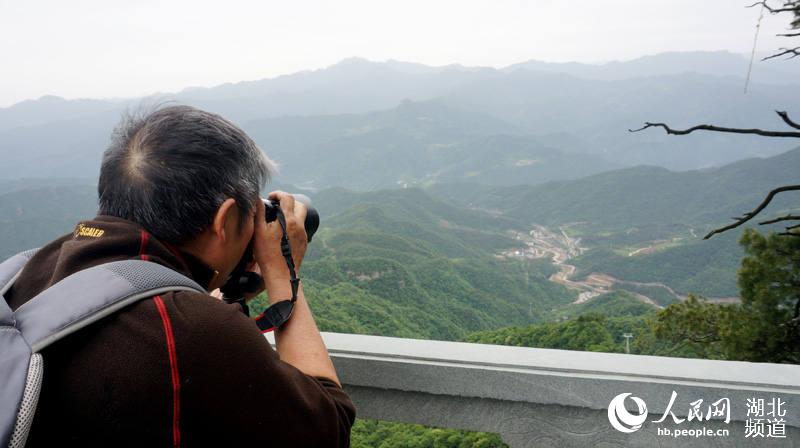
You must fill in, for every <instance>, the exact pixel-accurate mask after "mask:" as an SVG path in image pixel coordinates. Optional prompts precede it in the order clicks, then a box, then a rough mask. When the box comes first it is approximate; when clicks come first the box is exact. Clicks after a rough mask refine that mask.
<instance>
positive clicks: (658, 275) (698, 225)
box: [428, 148, 800, 297]
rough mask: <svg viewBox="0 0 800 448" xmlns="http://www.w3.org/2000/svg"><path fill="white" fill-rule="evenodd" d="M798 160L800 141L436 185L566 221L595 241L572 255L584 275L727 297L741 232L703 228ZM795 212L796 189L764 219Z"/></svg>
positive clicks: (543, 220)
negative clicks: (696, 161) (703, 166)
mask: <svg viewBox="0 0 800 448" xmlns="http://www.w3.org/2000/svg"><path fill="white" fill-rule="evenodd" d="M798 167H800V148H798V149H795V150H792V151H789V152H786V153H784V154H780V155H778V156H774V157H770V158H764V159H748V160H742V161H739V162H735V163H732V164H729V165H726V166H723V167H720V168H715V169H708V170H696V171H686V172H673V171H669V170H666V169H664V168H658V167H647V166H642V167H634V168H626V169H621V170H616V171H610V172H606V173H601V174H597V175H594V176H589V177H586V178H582V179H578V180H574V181H562V182H552V183H548V184H544V185H539V186H522V185H521V186H516V187H507V188H499V187H487V186H482V185H478V184H475V183H472V184H465V183H462V184H442V185H436V186H433V187H431V188H429V190H428V191H430V192H431V193H432V194H433V195H434V196H436V197H439V198H440V199H443V200H445V201H449V202H452V203H459V204H462V205H465V206H467V207H474V208H484V209H485V208H487V207H488V208H490V209H494V210H496V211H497V212H499V213H502V215H503V216H504V217H506V218H509V219H513V220H515V221H517V224H518V225H519V226H524V225H531V224H533V223H537V224H544V225H547V226H550V227H558V226H563V228H564V229H565V230H566V231H567V233H568V234H570V235H571V236H573V237H575V238H580V239H581V244H582V245H583V246H585V247H588V248H589V250H588V251H587V252H585V253H584V254H583V255H581V256H579V257H577V258H576V259H573V260H572V261H571V262H570V263H572V264H574V265H575V266H577V268H578V276H579V278H580V276H581V275H588V274H591V273H603V274H607V275H611V276H613V277H616V278H618V279H622V280H628V281H635V282H639V283H642V282H643V283H660V284H665V285H667V286H669V287H671V288H673V289H675V290H676V291H678V292H679V293H680V294H688V293H696V294H702V295H708V296H718V297H721V296H736V295H738V287H737V285H736V270H737V269H738V267H739V260H740V259H741V257H742V251H741V249H740V248H739V245H738V244H737V239H738V238H739V235H740V234H741V229H737V230H734V231H731V232H728V233H726V234H723V235H718V236H715V237H714V238H712V239H711V240H702V237H703V235H705V233H706V232H708V231H709V230H710V229H712V228H716V227H719V226H722V225H724V224H727V223H729V222H730V220H731V217H732V216H740V215H742V214H743V213H745V212H748V211H750V210H752V209H753V208H755V206H756V205H758V204H759V203H760V202H761V201H762V200H763V198H764V196H766V194H767V192H769V191H770V190H771V189H773V188H775V187H778V186H780V185H786V184H794V183H797V181H798V180H800V175H798V172H800V171H798ZM791 210H794V211H797V210H800V202H798V200H797V196H796V195H785V196H778V197H777V198H776V200H775V201H774V202H773V203H772V204H771V205H770V206H769V208H768V209H767V210H766V211H765V215H764V217H765V218H764V219H766V218H767V217H770V216H780V215H783V214H786V213H787V212H789V211H791ZM752 226H756V223H755V222H754V223H749V224H748V225H746V226H745V227H752ZM773 228H780V227H773ZM769 229H770V228H769V227H766V228H765V227H762V230H769ZM627 287H633V286H632V285H628V286H627ZM650 292H653V289H652V288H651V289H650Z"/></svg>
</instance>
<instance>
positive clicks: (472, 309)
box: [0, 186, 575, 340]
mask: <svg viewBox="0 0 800 448" xmlns="http://www.w3.org/2000/svg"><path fill="white" fill-rule="evenodd" d="M283 187H286V189H290V188H288V187H287V186H283ZM290 191H291V189H290ZM95 198H96V190H95V187H94V186H74V187H68V188H67V187H37V188H31V189H22V190H14V191H11V192H7V193H5V194H0V235H2V238H3V239H2V240H0V248H2V252H3V253H2V254H0V258H5V257H7V256H10V255H12V254H13V253H16V252H18V251H21V250H24V249H27V248H31V247H37V246H40V245H42V244H45V243H47V242H48V241H50V240H51V239H53V238H55V237H56V236H59V235H62V234H64V233H67V232H69V231H71V230H72V228H73V227H74V225H75V223H76V222H77V221H78V220H81V219H86V218H90V217H92V216H94V214H95V212H96V205H95V204H96V199H95ZM314 200H315V201H316V202H315V203H316V204H317V205H318V207H319V209H320V212H321V214H322V226H321V230H320V231H319V233H318V234H317V235H316V236H315V238H314V241H313V242H312V243H311V245H310V246H309V250H308V253H307V258H306V261H305V262H304V263H303V279H304V282H305V287H306V291H307V293H308V294H309V297H313V298H314V299H313V301H312V307H313V308H314V311H315V312H316V315H317V316H318V322H319V324H320V326H321V328H323V329H325V330H330V331H340V332H350V333H367V334H379V335H390V336H406V337H415V338H437V339H449V340H454V339H459V338H461V337H463V336H465V335H466V334H468V333H470V332H472V331H477V330H486V329H491V328H499V327H502V326H506V325H525V324H528V323H531V322H537V321H541V320H543V319H544V318H545V316H546V314H547V313H548V312H549V311H550V310H551V309H553V308H556V307H560V306H563V305H565V304H567V303H569V302H571V301H573V300H574V299H575V293H573V292H571V291H568V290H567V289H566V288H564V287H563V286H561V285H558V284H555V283H552V282H550V281H549V280H548V279H547V277H548V276H549V275H550V274H552V273H553V272H554V269H553V267H552V266H551V265H550V263H549V262H548V261H546V260H528V261H520V260H506V259H502V258H498V257H496V256H495V255H496V254H497V253H499V252H500V251H502V250H504V249H508V248H514V247H519V246H520V243H519V241H517V240H515V239H513V238H510V237H509V236H508V235H507V234H506V233H505V230H506V229H507V228H510V227H511V226H513V223H512V222H510V221H508V220H506V219H504V218H502V217H496V216H492V215H490V214H487V213H485V212H481V211H474V210H469V209H466V208H463V207H460V206H456V205H452V204H447V203H443V202H441V201H438V200H436V199H434V198H432V197H430V196H429V195H428V194H427V193H425V192H423V191H421V190H418V189H400V190H386V191H378V192H372V193H354V192H350V191H347V190H342V189H333V190H328V191H322V192H319V193H318V194H316V195H314Z"/></svg>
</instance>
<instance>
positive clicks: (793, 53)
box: [761, 47, 800, 61]
mask: <svg viewBox="0 0 800 448" xmlns="http://www.w3.org/2000/svg"><path fill="white" fill-rule="evenodd" d="M778 51H779V52H780V53H775V54H773V55H772V56H767V57H765V58H763V59H761V60H762V61H766V60H769V59H774V58H779V57H781V56H785V55H790V56H789V57H788V58H786V59H794V58H796V57H797V56H800V47H794V48H779V49H778Z"/></svg>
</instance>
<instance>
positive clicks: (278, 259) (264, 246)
mask: <svg viewBox="0 0 800 448" xmlns="http://www.w3.org/2000/svg"><path fill="white" fill-rule="evenodd" d="M268 198H269V199H272V200H276V201H279V202H280V207H281V211H283V215H284V217H285V218H286V234H287V236H288V237H289V244H290V245H291V246H292V259H293V260H294V265H295V271H297V272H299V271H300V264H301V263H302V261H303V257H304V256H305V253H306V247H307V246H308V237H307V235H306V230H305V220H306V213H307V209H306V207H305V205H303V204H302V203H300V202H295V200H294V197H293V196H292V195H290V194H289V193H286V192H283V191H273V192H271V193H270V194H269V196H268ZM265 214H266V207H265V206H264V203H263V202H262V201H261V200H259V201H258V204H257V209H256V218H255V219H256V222H255V228H254V231H253V254H254V256H255V259H256V263H257V264H258V267H259V270H260V271H261V275H262V277H263V278H264V287H265V288H266V290H267V295H268V296H269V300H270V303H274V302H276V301H280V300H285V299H288V298H289V297H291V295H292V292H291V291H292V290H291V286H290V283H289V279H290V277H289V268H288V267H287V266H286V260H285V259H284V258H283V255H282V254H281V237H282V236H283V231H282V230H281V226H280V224H279V223H278V220H275V221H272V222H270V223H267V222H266V219H265Z"/></svg>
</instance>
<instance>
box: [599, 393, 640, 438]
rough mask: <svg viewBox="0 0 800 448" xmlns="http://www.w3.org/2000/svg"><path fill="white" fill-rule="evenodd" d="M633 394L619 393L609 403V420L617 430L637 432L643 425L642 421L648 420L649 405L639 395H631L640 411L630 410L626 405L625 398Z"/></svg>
mask: <svg viewBox="0 0 800 448" xmlns="http://www.w3.org/2000/svg"><path fill="white" fill-rule="evenodd" d="M630 395H631V394H630V393H627V392H626V393H624V394H619V395H617V396H616V397H614V399H613V400H611V403H609V404H608V421H609V422H610V423H611V426H613V427H614V429H616V430H617V431H620V432H625V433H631V432H636V431H638V430H639V429H641V427H642V423H644V421H645V420H647V405H646V404H645V403H644V400H642V399H641V398H639V397H630V398H631V400H632V401H633V403H634V404H635V405H636V406H637V407H638V408H639V411H638V413H636V414H633V413H631V412H628V409H627V408H626V407H625V399H626V398H628V397H629V396H630Z"/></svg>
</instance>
